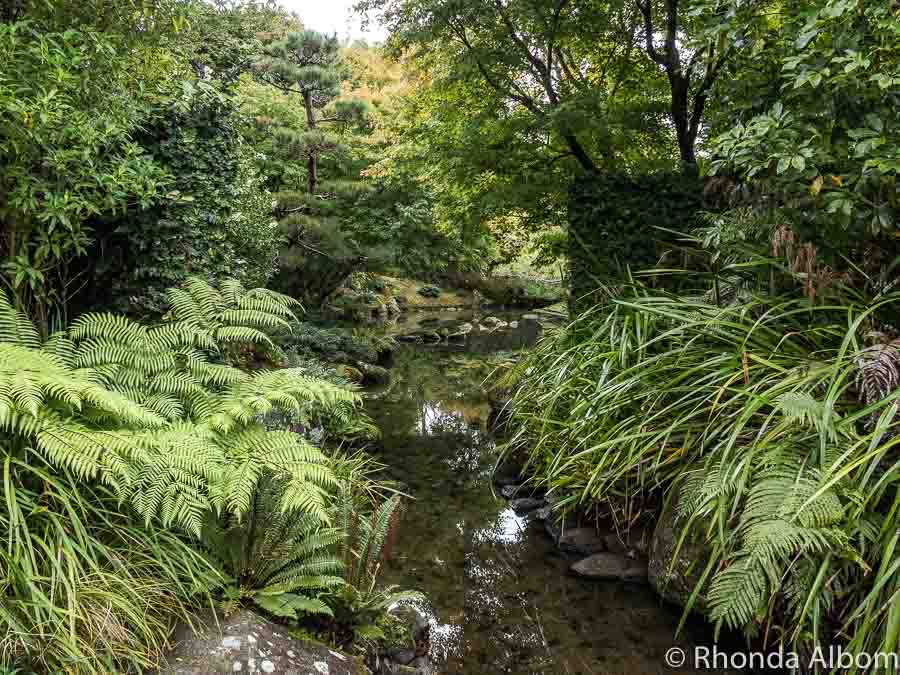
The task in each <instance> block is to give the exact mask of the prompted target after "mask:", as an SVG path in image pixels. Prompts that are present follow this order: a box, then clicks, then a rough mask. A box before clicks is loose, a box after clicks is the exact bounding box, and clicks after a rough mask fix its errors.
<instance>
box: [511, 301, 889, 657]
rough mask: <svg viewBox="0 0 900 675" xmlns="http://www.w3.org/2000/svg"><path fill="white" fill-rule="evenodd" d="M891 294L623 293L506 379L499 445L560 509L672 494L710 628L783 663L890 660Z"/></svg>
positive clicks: (551, 340)
mask: <svg viewBox="0 0 900 675" xmlns="http://www.w3.org/2000/svg"><path fill="white" fill-rule="evenodd" d="M898 307H900V295H897V294H893V295H881V296H878V297H875V298H871V299H866V298H862V297H859V296H858V295H856V294H854V293H852V292H850V291H847V290H846V289H842V288H840V287H837V286H835V287H833V288H832V289H831V290H830V291H828V292H827V296H826V297H825V298H824V299H823V298H822V297H821V296H820V299H819V302H818V303H813V302H811V301H810V300H809V299H807V298H799V299H798V298H796V297H755V296H753V297H750V298H748V299H745V300H736V301H735V302H734V304H732V305H730V306H726V307H718V306H715V305H711V304H707V303H705V302H703V300H702V299H690V298H685V297H679V296H675V295H669V294H665V293H659V292H651V291H649V290H647V289H644V288H641V287H639V286H631V287H629V288H626V290H625V291H624V292H623V294H622V296H621V297H619V298H616V299H614V300H612V301H610V304H609V305H608V306H606V307H596V308H594V309H593V310H591V311H590V312H588V313H586V314H585V315H583V316H581V317H580V318H578V319H577V320H576V321H575V322H574V323H573V324H572V325H571V326H569V327H568V328H567V329H565V330H562V331H560V332H558V333H555V334H553V335H552V336H550V337H548V338H546V339H545V340H544V341H543V342H542V343H541V345H540V346H539V347H538V349H537V350H536V351H535V352H534V353H533V354H532V355H530V356H529V357H528V358H526V359H525V360H523V362H522V363H521V364H520V365H519V366H518V367H517V370H516V371H514V373H515V374H514V375H512V379H513V380H515V379H517V378H520V381H521V382H522V383H523V385H522V386H519V387H518V388H517V389H516V391H515V394H514V398H513V404H512V424H513V426H514V427H515V428H516V429H517V430H518V432H517V433H518V436H517V438H516V439H515V440H514V442H513V447H516V446H518V447H524V448H526V449H528V451H529V453H530V463H531V469H532V471H534V473H535V478H536V480H537V481H539V482H541V483H543V484H546V485H547V486H548V487H550V488H552V489H553V490H556V491H559V492H561V493H563V494H565V495H567V497H566V499H565V500H564V501H563V504H562V507H563V508H564V509H565V508H569V509H571V508H574V507H576V506H577V505H579V504H581V505H585V504H589V503H592V502H595V501H598V500H605V499H608V498H610V497H612V496H614V495H618V496H620V497H624V498H626V499H627V500H631V501H632V502H634V501H638V500H643V499H646V498H648V497H652V496H653V495H657V496H658V495H659V494H660V493H661V492H663V491H669V492H672V491H677V492H678V493H679V494H680V500H679V504H680V506H679V508H680V510H681V515H682V520H681V521H680V522H681V524H682V526H683V527H684V528H685V530H687V528H690V527H692V526H693V525H694V524H695V523H696V524H698V525H701V526H703V532H704V533H705V537H706V538H707V540H708V543H709V546H710V550H711V556H712V557H711V559H710V560H709V561H698V564H700V565H701V569H704V568H705V569H706V574H705V575H704V577H705V578H704V581H703V582H701V584H702V583H705V582H706V581H709V583H710V586H709V591H708V604H709V607H710V610H709V611H710V617H711V618H712V619H713V620H714V621H715V622H716V623H717V624H718V625H719V626H722V625H726V626H730V627H734V628H742V629H744V630H745V631H747V632H748V633H749V634H751V635H755V634H756V633H757V632H758V631H759V630H760V629H761V628H762V627H763V626H765V627H766V630H768V637H769V640H770V641H772V640H774V641H775V642H776V643H781V644H783V645H785V646H786V647H789V648H792V649H794V650H795V651H801V650H803V649H809V648H812V647H813V646H816V645H821V644H828V643H830V642H832V641H833V640H834V639H837V638H838V637H839V636H848V637H847V638H846V639H847V641H848V642H849V647H850V648H851V649H852V650H853V651H855V652H862V651H872V652H875V651H879V650H884V649H889V648H890V647H891V646H892V645H896V641H897V627H898V621H900V610H898V609H897V607H898V603H897V597H896V594H897V592H898V590H897V589H898V588H900V585H898V584H900V551H898V549H897V544H898V536H900V535H898V529H897V528H898V525H900V523H898V520H897V518H898V513H897V509H896V507H895V506H894V505H895V504H896V495H897V494H898V489H900V464H898V462H897V459H898V454H897V448H898V444H900V421H898V419H897V410H898V403H897V402H898V399H900V375H898V373H900V342H898V341H897V340H896V336H895V335H892V334H891V333H890V332H887V333H885V332H882V331H884V329H885V326H884V324H883V323H882V322H881V321H880V320H879V318H878V317H879V316H886V317H891V316H896V315H897V311H898Z"/></svg>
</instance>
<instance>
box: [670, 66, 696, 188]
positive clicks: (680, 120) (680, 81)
mask: <svg viewBox="0 0 900 675" xmlns="http://www.w3.org/2000/svg"><path fill="white" fill-rule="evenodd" d="M668 75H669V85H670V88H671V91H672V122H673V124H674V125H675V135H676V137H677V139H678V154H679V156H680V157H681V162H682V164H683V165H684V168H685V171H688V172H689V171H691V169H692V168H695V167H696V165H697V155H696V153H695V151H694V145H695V143H696V141H697V133H696V131H695V130H694V129H693V128H692V125H691V113H690V100H689V99H690V91H689V89H690V80H688V78H686V77H684V76H683V75H681V73H680V72H669V73H668Z"/></svg>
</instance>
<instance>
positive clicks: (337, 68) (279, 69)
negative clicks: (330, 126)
mask: <svg viewBox="0 0 900 675" xmlns="http://www.w3.org/2000/svg"><path fill="white" fill-rule="evenodd" d="M258 70H259V72H260V77H261V78H262V79H263V81H265V82H267V83H269V84H271V85H272V86H273V87H276V88H278V89H281V90H282V91H286V92H293V93H296V94H299V95H300V96H301V97H302V99H303V107H304V110H305V112H306V131H305V133H303V134H299V135H297V134H288V133H285V134H284V136H283V138H282V139H281V140H282V141H283V142H284V143H285V144H286V145H288V146H290V147H291V148H292V149H293V150H296V151H298V152H300V153H303V154H305V155H306V162H307V172H308V178H307V180H308V190H309V193H310V194H315V192H316V187H317V185H318V182H319V178H318V161H319V154H320V153H321V152H323V151H325V150H333V149H334V148H335V147H336V146H337V142H336V141H335V140H334V139H333V138H332V137H330V136H329V135H328V134H327V133H324V132H323V131H322V130H321V128H320V127H319V125H320V124H326V123H329V122H337V123H348V122H351V121H353V120H354V119H356V118H358V117H359V116H360V115H361V113H362V110H361V107H360V106H359V105H356V104H354V103H353V102H349V101H348V102H343V101H340V102H335V105H334V106H333V111H332V114H331V115H328V116H323V110H324V109H325V107H326V106H328V105H329V104H330V103H332V102H333V101H335V99H336V98H337V97H338V96H339V95H340V93H341V83H342V82H343V81H344V80H346V79H347V78H348V74H347V71H346V69H345V67H344V64H343V60H342V57H341V46H340V43H339V42H338V39H337V36H331V37H329V36H327V35H323V34H321V33H317V32H315V31H311V30H306V31H302V32H297V33H289V34H288V35H287V36H286V37H285V38H284V39H282V40H276V41H274V42H271V43H269V44H268V45H266V47H265V56H264V58H263V59H262V60H261V61H260V62H259V64H258Z"/></svg>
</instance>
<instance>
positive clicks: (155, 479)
mask: <svg viewBox="0 0 900 675" xmlns="http://www.w3.org/2000/svg"><path fill="white" fill-rule="evenodd" d="M171 298H172V300H173V302H175V303H176V304H175V306H173V309H172V311H171V313H170V322H169V323H167V324H164V325H163V326H159V327H149V328H148V327H145V326H141V325H139V324H137V323H134V322H133V321H130V320H128V319H126V318H124V317H120V316H114V315H103V314H101V315H96V314H94V315H86V316H84V317H81V318H79V319H78V320H76V321H75V322H74V323H73V325H72V326H71V327H70V329H69V330H68V331H67V333H66V334H65V335H57V336H54V337H53V338H51V339H50V340H49V341H48V342H47V343H46V344H45V345H43V346H41V345H35V344H34V339H33V338H34V335H35V333H33V332H32V331H29V330H28V329H27V326H28V324H27V322H25V321H24V319H23V317H21V316H19V315H16V313H15V312H14V311H13V309H12V307H11V306H10V305H9V303H8V302H6V300H5V299H4V303H5V304H4V305H2V307H0V313H2V315H3V317H4V319H3V324H2V325H3V328H2V330H3V331H4V335H8V336H12V337H15V340H16V341H15V343H14V344H10V343H0V430H5V431H8V432H10V433H14V434H15V435H16V436H18V437H20V443H21V444H24V445H27V444H31V445H33V447H34V448H35V449H36V450H38V451H39V452H41V453H42V454H43V455H44V456H45V457H46V458H47V459H48V460H49V461H51V462H52V463H54V464H55V465H57V466H59V467H64V468H66V469H69V470H72V471H74V472H76V473H77V474H78V475H79V476H81V477H83V478H85V479H93V478H99V479H100V480H102V481H103V482H104V483H106V484H107V485H109V486H110V487H111V488H112V489H113V490H114V491H115V492H116V494H118V495H119V498H120V499H121V500H122V501H123V502H127V503H130V504H131V505H132V506H133V507H134V508H135V509H136V510H137V511H138V513H139V514H140V515H141V516H142V517H143V518H145V519H146V520H149V519H152V518H154V517H160V518H161V519H162V521H163V522H164V523H166V524H167V525H169V524H171V525H177V526H180V527H185V528H187V529H190V530H191V531H194V532H198V531H199V527H200V522H201V520H202V514H203V512H204V510H205V509H208V508H224V509H227V510H229V511H230V512H231V513H232V514H235V515H236V516H238V517H239V516H240V514H241V513H242V512H244V511H246V510H247V509H248V508H249V506H250V500H251V498H252V495H253V492H254V490H255V488H256V485H257V482H258V479H259V476H261V475H262V474H263V473H264V472H265V471H274V472H277V473H279V474H280V475H283V476H286V477H288V478H289V479H290V482H289V484H288V486H287V487H286V489H285V490H284V495H285V503H284V505H283V506H284V508H303V509H305V510H307V511H309V512H311V513H316V514H318V515H319V516H320V517H326V515H327V513H326V500H325V497H324V495H325V493H324V491H323V489H324V488H325V487H327V486H328V484H329V482H330V481H331V480H332V479H331V476H330V472H329V470H328V468H327V466H326V463H325V458H324V456H323V455H322V454H321V452H320V451H319V450H317V449H316V448H314V447H313V446H311V445H310V444H309V443H308V442H307V441H306V440H304V439H303V438H302V437H300V436H298V435H297V434H293V433H289V432H279V431H269V430H267V429H266V427H265V425H264V424H263V418H264V417H265V416H267V415H269V414H270V413H272V412H274V411H279V412H282V413H284V414H285V415H287V416H288V418H290V419H296V420H300V421H304V422H306V421H308V420H310V419H312V418H314V417H317V416H322V415H324V416H327V415H329V414H331V412H332V411H334V412H335V413H340V415H344V414H346V411H347V409H348V406H349V408H350V409H354V408H355V406H356V405H357V403H358V401H359V398H358V396H357V395H356V394H354V393H353V392H351V391H349V390H347V389H345V388H343V387H340V386H337V385H334V384H332V383H329V382H326V381H323V380H319V379H316V378H314V377H310V376H308V375H307V374H306V372H305V371H302V370H290V369H287V370H278V371H268V372H267V371H259V372H256V373H254V374H253V375H248V374H246V373H244V372H242V371H241V370H239V369H237V368H234V367H232V366H230V365H227V364H225V363H221V362H216V361H214V360H213V359H217V358H220V355H221V351H220V348H221V343H219V342H217V339H218V337H219V336H221V335H222V334H223V331H225V336H226V339H227V338H228V336H229V335H233V334H232V333H228V331H229V330H231V329H235V330H238V331H244V330H245V329H251V328H253V326H263V327H265V326H272V325H276V324H278V325H280V323H284V318H289V317H291V310H290V308H291V307H292V306H294V305H296V303H295V302H294V301H292V300H290V299H289V298H286V297H285V296H280V295H278V294H274V293H270V292H267V291H244V290H243V289H242V288H241V287H240V286H239V285H237V284H234V283H228V282H226V284H224V285H223V291H222V292H219V291H218V290H216V289H214V288H212V287H211V286H209V285H208V284H206V283H205V282H203V281H201V280H197V279H192V280H190V281H189V282H188V283H187V285H186V287H185V288H184V289H177V290H176V291H173V293H172V294H171ZM235 312H237V314H235ZM232 320H233V321H234V322H237V323H233V322H232ZM237 324H242V325H237ZM253 330H256V329H255V328H253ZM198 334H199V335H202V336H203V337H202V339H197V335H198ZM248 335H249V337H255V336H256V334H255V333H253V334H252V335H250V334H248ZM204 345H205V347H204Z"/></svg>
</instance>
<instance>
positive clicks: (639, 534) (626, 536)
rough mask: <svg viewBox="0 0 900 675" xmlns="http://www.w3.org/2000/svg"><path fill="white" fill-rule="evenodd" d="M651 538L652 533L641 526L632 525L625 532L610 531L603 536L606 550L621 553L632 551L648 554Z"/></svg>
mask: <svg viewBox="0 0 900 675" xmlns="http://www.w3.org/2000/svg"><path fill="white" fill-rule="evenodd" d="M650 539H651V535H650V533H649V532H648V531H647V530H645V529H644V528H643V527H640V526H636V527H632V528H631V529H630V530H627V531H625V532H609V533H607V534H605V535H604V536H603V542H604V544H606V550H607V551H609V552H610V553H619V554H621V555H625V554H627V553H629V552H631V551H637V552H638V553H641V554H643V555H647V553H648V552H649V550H650Z"/></svg>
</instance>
